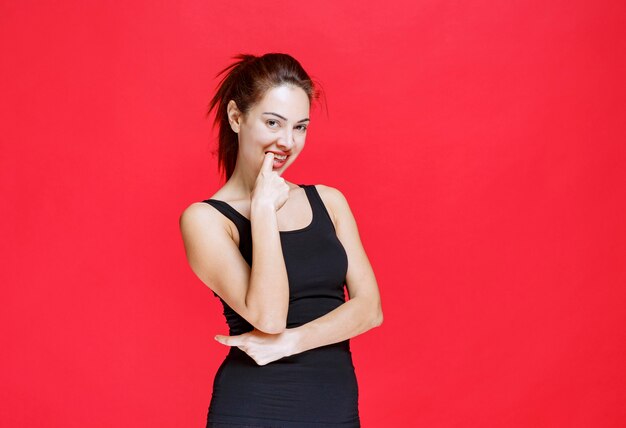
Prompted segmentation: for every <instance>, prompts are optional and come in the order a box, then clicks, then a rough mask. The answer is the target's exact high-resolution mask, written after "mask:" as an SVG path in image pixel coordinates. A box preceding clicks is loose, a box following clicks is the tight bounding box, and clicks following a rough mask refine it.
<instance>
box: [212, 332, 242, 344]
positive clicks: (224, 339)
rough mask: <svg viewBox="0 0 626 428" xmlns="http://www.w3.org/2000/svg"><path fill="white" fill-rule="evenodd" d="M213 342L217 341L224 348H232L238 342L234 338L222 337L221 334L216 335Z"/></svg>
mask: <svg viewBox="0 0 626 428" xmlns="http://www.w3.org/2000/svg"><path fill="white" fill-rule="evenodd" d="M215 340H217V341H218V342H219V343H221V344H222V345H226V346H234V345H237V344H238V343H237V342H238V341H237V340H236V339H235V336H223V335H221V334H218V335H216V336H215Z"/></svg>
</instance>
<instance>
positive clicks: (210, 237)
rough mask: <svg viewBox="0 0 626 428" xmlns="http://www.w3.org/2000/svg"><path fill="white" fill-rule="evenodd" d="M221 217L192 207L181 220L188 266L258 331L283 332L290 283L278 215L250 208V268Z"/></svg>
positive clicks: (198, 205) (267, 207)
mask: <svg viewBox="0 0 626 428" xmlns="http://www.w3.org/2000/svg"><path fill="white" fill-rule="evenodd" d="M222 217H223V216H222V214H221V213H220V212H218V211H217V210H216V209H215V208H213V207H212V206H210V205H209V204H206V203H203V202H196V203H193V204H191V205H190V206H189V207H187V208H186V209H185V211H184V212H183V213H182V215H181V216H180V221H179V223H180V230H181V234H182V238H183V243H184V246H185V253H186V256H187V261H188V262H189V265H190V267H191V269H192V271H193V272H194V273H195V274H196V275H197V276H198V278H200V280H201V281H202V282H203V283H204V284H205V285H207V286H208V287H209V288H210V289H211V290H213V291H214V292H215V293H216V294H217V295H218V296H220V297H221V298H222V299H223V300H224V301H225V302H226V303H227V304H228V306H230V307H231V308H232V309H233V310H234V311H235V312H237V313H238V314H239V315H241V316H242V317H243V318H244V319H245V320H246V321H248V322H249V323H250V324H252V325H253V326H254V327H255V328H256V329H258V330H261V331H263V332H266V333H270V334H278V333H280V332H282V331H283V330H284V329H285V327H286V323H287V310H288V308H289V283H288V279H287V270H286V267H285V262H284V258H283V254H282V247H281V244H280V236H279V232H278V225H277V220H276V212H275V210H274V208H273V207H272V206H271V205H270V204H263V203H258V204H254V203H253V204H252V205H251V220H252V222H251V223H252V240H253V246H252V268H250V266H249V265H248V263H247V262H246V260H245V259H244V258H243V256H242V255H241V252H240V251H239V248H238V247H237V245H236V244H235V241H234V240H233V238H232V236H231V234H230V232H229V229H228V225H227V224H226V222H225V221H224V219H223V218H222Z"/></svg>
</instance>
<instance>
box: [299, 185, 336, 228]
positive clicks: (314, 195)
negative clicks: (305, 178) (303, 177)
mask: <svg viewBox="0 0 626 428" xmlns="http://www.w3.org/2000/svg"><path fill="white" fill-rule="evenodd" d="M304 190H305V191H306V192H307V194H308V196H309V201H311V205H312V207H313V209H314V212H313V215H316V216H317V218H318V219H320V221H323V222H325V223H327V224H328V225H329V226H330V228H331V229H332V230H333V231H335V225H334V224H333V221H332V220H331V217H330V213H329V212H328V210H327V209H326V205H324V201H323V200H322V197H321V196H320V194H319V192H318V191H317V188H316V187H315V185H314V184H307V185H306V187H305V188H304Z"/></svg>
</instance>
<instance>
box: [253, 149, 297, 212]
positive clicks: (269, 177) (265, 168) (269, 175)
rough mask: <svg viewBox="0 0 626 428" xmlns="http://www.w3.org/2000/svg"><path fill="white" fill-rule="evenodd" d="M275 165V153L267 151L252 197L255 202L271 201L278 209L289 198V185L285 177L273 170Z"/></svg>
mask: <svg viewBox="0 0 626 428" xmlns="http://www.w3.org/2000/svg"><path fill="white" fill-rule="evenodd" d="M273 165H274V153H272V152H267V153H265V158H264V159H263V165H261V170H260V171H259V175H258V176H257V178H256V182H255V185H254V190H253V191H252V195H251V197H252V201H254V203H259V202H260V203H269V204H271V206H273V207H274V209H275V210H276V211H278V210H279V209H280V208H281V207H282V206H283V205H284V204H285V202H287V199H289V186H288V185H287V183H285V179H284V178H282V177H281V176H280V175H279V174H278V173H277V172H275V171H273Z"/></svg>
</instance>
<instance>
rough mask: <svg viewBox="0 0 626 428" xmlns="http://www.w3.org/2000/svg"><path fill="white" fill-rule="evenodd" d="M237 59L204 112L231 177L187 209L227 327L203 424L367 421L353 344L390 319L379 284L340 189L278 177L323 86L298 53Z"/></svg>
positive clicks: (194, 264) (189, 228) (190, 249)
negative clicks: (361, 410)
mask: <svg viewBox="0 0 626 428" xmlns="http://www.w3.org/2000/svg"><path fill="white" fill-rule="evenodd" d="M236 59H237V61H236V62H234V63H233V64H231V65H230V66H228V67H226V68H225V69H224V70H223V71H222V72H220V73H219V74H222V73H226V74H225V76H224V78H223V79H222V80H221V82H220V84H219V87H218V90H217V93H216V94H215V96H214V97H213V99H212V100H211V103H210V108H209V113H210V112H211V111H212V110H216V118H215V123H216V125H217V126H218V128H219V157H218V161H219V165H220V167H221V169H222V171H224V172H225V176H226V180H227V181H226V183H225V184H224V185H223V187H221V188H220V189H219V190H218V191H217V192H216V193H215V194H214V195H213V196H212V197H211V198H210V199H207V200H205V201H202V202H195V203H192V204H191V205H190V206H189V207H187V208H186V209H185V211H184V212H183V213H182V215H181V217H180V227H181V233H182V236H183V241H184V244H185V251H186V255H187V259H188V261H189V264H190V266H191V268H192V270H193V271H194V273H195V274H196V275H197V276H198V277H199V278H200V279H201V280H202V281H203V282H204V283H205V284H206V285H207V286H208V287H209V288H210V289H211V290H212V291H213V294H214V295H215V296H217V297H219V299H220V300H221V302H222V304H223V307H224V316H225V317H226V321H227V323H228V326H229V334H230V335H229V336H221V335H218V336H216V340H218V341H219V342H220V343H222V344H224V345H226V346H229V347H230V348H229V352H228V355H227V356H226V358H225V359H224V361H223V363H222V364H221V366H220V367H219V369H218V370H217V373H216V376H215V379H214V382H213V394H212V398H211V403H210V405H209V412H208V417H207V427H214V428H217V427H248V426H249V427H287V428H290V427H293V428H295V427H297V428H303V427H307V428H308V427H359V426H360V419H359V413H358V385H357V380H356V376H355V370H354V366H353V364H352V355H351V353H350V345H349V339H350V338H351V337H354V336H356V335H359V334H361V333H363V332H365V331H367V330H369V329H371V328H373V327H376V326H379V325H380V324H381V323H382V319H383V316H382V309H381V303H380V296H379V291H378V285H377V283H376V279H375V276H374V273H373V271H372V267H371V266H370V263H369V261H368V258H367V255H366V254H365V251H364V249H363V246H362V244H361V241H360V238H359V233H358V230H357V225H356V223H355V220H354V217H353V215H352V213H351V211H350V208H349V206H348V203H347V202H346V199H345V198H344V196H343V195H342V193H341V192H340V191H339V190H337V189H335V188H333V187H330V186H325V185H322V184H316V185H305V184H299V185H296V184H294V183H291V182H288V181H286V180H285V179H284V178H282V174H283V173H284V172H285V170H286V169H287V168H288V167H289V166H290V165H291V164H293V163H294V162H295V161H296V159H297V158H298V156H299V155H300V153H301V152H302V150H303V148H304V142H305V139H306V132H307V126H308V124H309V121H310V120H309V108H310V105H311V102H312V100H314V99H317V97H318V93H317V92H316V89H315V86H314V84H313V82H312V80H311V78H310V77H309V75H308V74H307V73H306V72H305V71H304V69H303V68H302V67H301V65H300V64H299V63H298V61H296V60H295V59H294V58H293V57H291V56H289V55H286V54H278V53H270V54H266V55H263V56H261V57H255V56H253V55H239V56H237V57H236ZM219 74H218V75H219ZM253 243H254V244H253ZM344 284H345V285H346V287H347V289H348V293H349V296H350V299H349V300H348V301H347V302H346V300H345V297H344Z"/></svg>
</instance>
